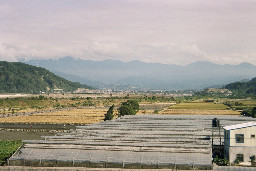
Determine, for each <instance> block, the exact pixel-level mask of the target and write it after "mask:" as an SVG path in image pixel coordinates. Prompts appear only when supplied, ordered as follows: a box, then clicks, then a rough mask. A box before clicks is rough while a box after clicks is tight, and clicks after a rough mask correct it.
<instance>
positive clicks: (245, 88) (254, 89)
mask: <svg viewBox="0 0 256 171" xmlns="http://www.w3.org/2000/svg"><path fill="white" fill-rule="evenodd" d="M225 88H227V89H229V90H231V91H232V93H233V95H232V97H236V98H243V97H249V96H251V97H255V96H256V77H255V78H253V79H251V80H250V81H248V82H235V83H231V84H228V85H226V86H225Z"/></svg>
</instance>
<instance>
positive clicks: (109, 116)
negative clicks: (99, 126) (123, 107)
mask: <svg viewBox="0 0 256 171" xmlns="http://www.w3.org/2000/svg"><path fill="white" fill-rule="evenodd" d="M114 108H115V105H112V106H111V107H110V108H109V109H108V111H107V113H106V114H105V118H104V121H106V120H112V119H113V118H114Z"/></svg>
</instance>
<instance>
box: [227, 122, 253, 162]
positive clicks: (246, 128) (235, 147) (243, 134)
mask: <svg viewBox="0 0 256 171" xmlns="http://www.w3.org/2000/svg"><path fill="white" fill-rule="evenodd" d="M255 135H256V122H248V123H243V124H237V125H231V126H225V127H224V154H225V157H226V159H228V160H229V162H230V163H231V164H232V163H235V162H240V164H245V165H248V164H250V162H251V159H253V158H255V155H256V137H255Z"/></svg>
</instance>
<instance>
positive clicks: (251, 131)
mask: <svg viewBox="0 0 256 171" xmlns="http://www.w3.org/2000/svg"><path fill="white" fill-rule="evenodd" d="M236 134H244V143H237V142H236ZM251 135H255V136H256V126H252V127H246V128H240V129H234V130H230V136H229V138H230V146H240V147H242V146H250V147H251V146H255V147H256V137H253V138H252V137H251Z"/></svg>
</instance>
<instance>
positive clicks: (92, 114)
mask: <svg viewBox="0 0 256 171" xmlns="http://www.w3.org/2000/svg"><path fill="white" fill-rule="evenodd" d="M106 112H107V109H70V110H67V111H57V112H48V113H47V112H46V113H37V114H31V115H26V116H13V117H6V118H0V122H1V123H3V122H7V123H64V124H65V123H69V124H70V123H73V124H91V123H97V122H101V121H103V119H104V114H105V113H106Z"/></svg>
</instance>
